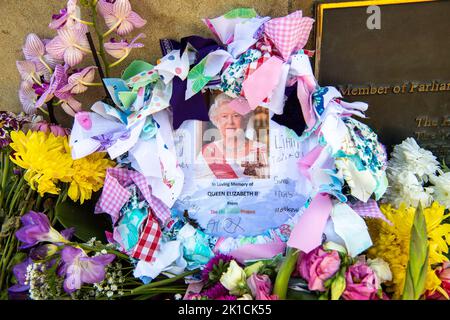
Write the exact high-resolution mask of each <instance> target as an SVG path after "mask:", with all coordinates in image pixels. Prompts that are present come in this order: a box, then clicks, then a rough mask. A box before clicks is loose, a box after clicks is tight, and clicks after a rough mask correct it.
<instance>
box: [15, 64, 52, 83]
mask: <svg viewBox="0 0 450 320" xmlns="http://www.w3.org/2000/svg"><path fill="white" fill-rule="evenodd" d="M16 66H17V70H18V71H19V74H20V77H21V78H22V80H23V81H25V82H29V83H36V84H38V85H42V80H41V76H44V80H47V81H48V80H49V79H50V77H51V74H50V73H49V72H48V70H47V69H45V68H44V69H43V70H42V69H41V70H38V66H37V64H36V63H35V62H33V61H31V60H25V61H16Z"/></svg>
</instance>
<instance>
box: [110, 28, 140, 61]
mask: <svg viewBox="0 0 450 320" xmlns="http://www.w3.org/2000/svg"><path fill="white" fill-rule="evenodd" d="M140 38H145V34H143V33H140V34H139V35H138V36H137V37H135V38H134V39H133V40H132V41H131V42H130V43H128V42H127V41H126V40H122V41H120V42H107V43H105V50H106V52H108V54H110V55H111V56H113V57H114V58H116V59H121V58H123V57H124V56H126V55H128V54H129V53H130V51H131V49H133V48H142V47H144V44H142V43H136V41H137V40H138V39H140Z"/></svg>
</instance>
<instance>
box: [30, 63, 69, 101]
mask: <svg viewBox="0 0 450 320" xmlns="http://www.w3.org/2000/svg"><path fill="white" fill-rule="evenodd" d="M66 84H67V67H63V66H62V65H57V66H56V67H55V71H54V72H53V75H52V78H51V80H50V84H49V86H48V88H47V89H46V90H45V92H44V93H43V94H42V95H41V96H40V97H39V99H38V100H37V102H36V105H35V108H36V109H37V108H39V107H40V106H42V105H43V104H44V103H46V102H48V101H49V100H50V99H51V98H52V97H53V96H54V94H55V92H56V91H57V90H58V89H61V88H63V87H64V86H65V85H66Z"/></svg>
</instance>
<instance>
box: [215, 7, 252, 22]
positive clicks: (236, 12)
mask: <svg viewBox="0 0 450 320" xmlns="http://www.w3.org/2000/svg"><path fill="white" fill-rule="evenodd" d="M256 15H257V13H256V11H255V9H253V8H237V9H233V10H231V11H228V12H227V13H225V14H224V15H223V17H224V18H225V19H236V18H255V17H256Z"/></svg>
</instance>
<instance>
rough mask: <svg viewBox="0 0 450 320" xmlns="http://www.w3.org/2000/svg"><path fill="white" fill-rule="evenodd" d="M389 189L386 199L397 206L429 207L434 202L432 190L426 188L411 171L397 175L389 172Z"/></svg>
mask: <svg viewBox="0 0 450 320" xmlns="http://www.w3.org/2000/svg"><path fill="white" fill-rule="evenodd" d="M388 179H389V188H388V190H387V192H386V194H385V197H384V198H385V199H386V200H387V201H388V202H389V203H391V204H393V205H394V206H396V207H397V208H398V207H399V206H400V204H401V203H404V204H405V205H407V206H412V207H417V206H418V205H419V203H421V204H422V206H423V207H428V206H429V205H430V204H431V202H432V201H433V197H432V195H431V193H432V192H433V189H432V188H424V187H423V186H422V183H421V182H420V181H419V180H418V178H417V176H416V175H415V174H414V173H412V172H410V171H402V172H400V173H398V174H396V175H394V174H393V173H392V172H388Z"/></svg>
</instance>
